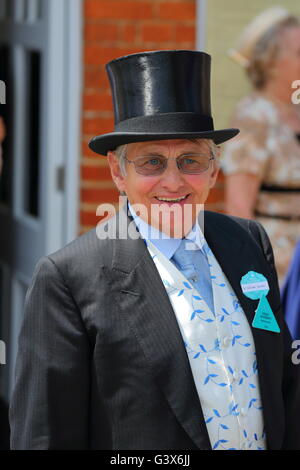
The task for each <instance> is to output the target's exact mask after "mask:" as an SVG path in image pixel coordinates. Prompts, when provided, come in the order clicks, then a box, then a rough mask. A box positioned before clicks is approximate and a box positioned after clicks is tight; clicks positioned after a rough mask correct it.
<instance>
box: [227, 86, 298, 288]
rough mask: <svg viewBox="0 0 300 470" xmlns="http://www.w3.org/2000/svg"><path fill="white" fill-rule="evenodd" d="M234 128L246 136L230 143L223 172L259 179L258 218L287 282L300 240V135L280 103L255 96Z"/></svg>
mask: <svg viewBox="0 0 300 470" xmlns="http://www.w3.org/2000/svg"><path fill="white" fill-rule="evenodd" d="M299 114H300V110H299ZM232 125H233V126H234V127H237V128H239V129H240V131H241V132H240V134H239V135H238V136H237V137H235V138H234V139H232V140H231V141H229V142H228V143H227V144H225V146H224V152H223V157H222V168H223V171H224V173H225V175H230V174H234V173H251V174H253V175H256V176H257V177H258V178H259V180H260V184H261V186H260V191H259V193H258V196H257V200H256V205H255V217H256V220H258V221H259V222H261V224H262V225H263V226H264V228H265V229H266V231H267V233H268V235H269V237H270V240H271V243H272V246H273V250H274V255H275V262H276V267H277V272H278V277H279V281H280V282H282V281H283V279H284V277H285V275H286V272H287V268H288V265H289V262H290V260H291V258H292V255H293V252H294V248H295V245H296V242H297V241H298V240H299V239H300V143H299V136H297V135H296V134H295V132H294V131H293V130H292V129H291V128H290V127H288V126H287V125H285V124H284V123H282V121H281V119H280V115H279V110H278V108H277V105H276V104H275V103H273V102H271V101H269V100H267V99H266V98H264V97H263V96H261V95H259V94H256V93H253V94H251V95H249V96H247V97H245V98H243V99H242V100H241V101H240V102H239V104H238V105H237V108H236V110H235V114H234V117H233V121H232Z"/></svg>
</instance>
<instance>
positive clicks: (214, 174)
mask: <svg viewBox="0 0 300 470" xmlns="http://www.w3.org/2000/svg"><path fill="white" fill-rule="evenodd" d="M219 171H220V167H219V163H218V160H217V159H215V160H213V162H212V169H211V175H210V182H209V187H210V188H213V187H214V185H215V184H216V181H217V178H218V174H219Z"/></svg>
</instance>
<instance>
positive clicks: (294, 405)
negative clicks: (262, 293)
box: [249, 221, 300, 450]
mask: <svg viewBox="0 0 300 470" xmlns="http://www.w3.org/2000/svg"><path fill="white" fill-rule="evenodd" d="M249 229H250V231H251V232H252V234H253V235H254V236H255V238H256V240H257V241H259V243H260V245H261V247H262V250H263V252H264V255H265V257H266V259H267V261H268V263H269V264H270V266H271V268H272V271H273V275H274V278H275V280H276V282H277V274H276V270H275V263H274V255H273V249H272V246H271V242H270V240H269V238H268V235H267V233H266V231H265V230H264V228H263V227H262V225H261V224H260V223H259V222H253V221H249ZM282 324H283V328H284V331H283V339H284V370H283V380H282V396H283V401H284V406H285V432H284V441H283V447H282V448H283V449H289V450H291V449H294V450H296V449H297V450H300V432H299V419H300V361H299V359H298V360H297V356H298V358H299V355H300V354H298V355H297V354H294V353H295V349H294V347H293V346H294V344H293V339H292V337H291V334H290V332H289V330H288V327H287V325H286V322H285V320H284V318H283V319H282Z"/></svg>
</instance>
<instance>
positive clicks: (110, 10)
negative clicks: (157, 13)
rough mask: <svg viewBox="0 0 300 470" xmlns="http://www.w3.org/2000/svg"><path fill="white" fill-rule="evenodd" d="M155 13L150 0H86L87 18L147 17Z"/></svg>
mask: <svg viewBox="0 0 300 470" xmlns="http://www.w3.org/2000/svg"><path fill="white" fill-rule="evenodd" d="M153 14H154V9H153V4H152V2H150V1H148V2H145V1H140V0H137V1H117V0H109V1H104V0H101V1H98V0H85V17H86V18H94V19H95V18H119V19H147V18H152V17H153Z"/></svg>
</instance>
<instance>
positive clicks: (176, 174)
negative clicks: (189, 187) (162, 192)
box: [161, 160, 185, 192]
mask: <svg viewBox="0 0 300 470" xmlns="http://www.w3.org/2000/svg"><path fill="white" fill-rule="evenodd" d="M161 185H162V187H163V188H165V189H167V190H168V191H170V192H176V191H178V190H179V189H180V188H182V187H183V186H184V185H185V180H184V178H183V174H182V173H181V171H180V170H179V168H178V166H177V162H176V160H169V161H168V165H167V168H166V169H165V171H164V172H163V174H162V179H161Z"/></svg>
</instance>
